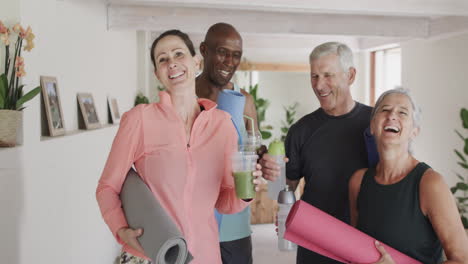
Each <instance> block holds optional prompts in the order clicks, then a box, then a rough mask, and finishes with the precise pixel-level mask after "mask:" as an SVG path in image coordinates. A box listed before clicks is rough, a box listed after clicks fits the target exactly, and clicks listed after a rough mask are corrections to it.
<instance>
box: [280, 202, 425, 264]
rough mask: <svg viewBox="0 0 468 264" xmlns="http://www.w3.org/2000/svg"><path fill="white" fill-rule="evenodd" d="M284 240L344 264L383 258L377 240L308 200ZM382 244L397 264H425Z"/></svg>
mask: <svg viewBox="0 0 468 264" xmlns="http://www.w3.org/2000/svg"><path fill="white" fill-rule="evenodd" d="M402 235H404V234H402ZM284 238H286V239H287V240H289V241H291V242H294V243H296V244H298V245H300V246H302V247H304V248H307V249H309V250H312V251H314V252H317V253H319V254H321V255H323V256H326V257H329V258H332V259H335V260H337V261H340V262H342V263H375V262H377V261H378V260H379V259H380V253H379V252H378V251H377V249H376V248H375V244H374V242H375V239H374V238H372V237H371V236H369V235H367V234H365V233H363V232H361V231H359V230H357V229H356V228H354V227H352V226H350V225H348V224H346V223H344V222H342V221H340V220H338V219H336V218H334V217H333V216H331V215H329V214H327V213H325V212H323V211H321V210H319V209H317V208H316V207H314V206H312V205H310V204H308V203H306V202H304V201H297V202H296V203H295V204H294V206H293V208H292V209H291V211H290V213H289V215H288V218H287V219H286V232H285V234H284ZM381 244H382V245H383V246H384V248H385V250H386V251H387V252H388V253H389V254H390V255H391V256H392V258H393V260H394V261H395V262H396V263H397V264H421V262H419V261H417V260H415V259H413V258H411V257H408V256H407V255H405V254H403V253H401V252H399V251H397V250H395V249H393V248H391V247H389V246H387V245H385V244H384V243H381Z"/></svg>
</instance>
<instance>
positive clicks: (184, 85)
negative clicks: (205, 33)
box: [96, 30, 261, 264]
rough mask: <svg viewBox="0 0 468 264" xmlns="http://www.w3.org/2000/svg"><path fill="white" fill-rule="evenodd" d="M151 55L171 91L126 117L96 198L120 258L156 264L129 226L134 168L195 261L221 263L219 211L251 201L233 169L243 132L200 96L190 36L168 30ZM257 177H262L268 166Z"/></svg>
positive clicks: (231, 210) (137, 232)
mask: <svg viewBox="0 0 468 264" xmlns="http://www.w3.org/2000/svg"><path fill="white" fill-rule="evenodd" d="M151 59H152V61H153V64H154V67H155V74H156V76H157V77H158V79H159V80H160V81H161V83H162V84H163V85H164V87H166V92H161V93H160V101H159V103H154V104H146V105H139V106H137V107H135V108H133V109H132V110H130V111H129V112H127V113H125V114H124V116H123V117H122V120H121V123H120V128H119V131H118V132H117V135H116V137H115V139H114V143H113V145H112V149H111V152H110V154H109V158H108V160H107V163H106V166H105V168H104V171H103V173H102V176H101V179H100V180H99V185H98V187H97V191H96V196H97V200H98V203H99V206H100V208H101V212H102V215H103V218H104V220H105V222H106V223H107V225H108V226H109V228H110V230H111V231H112V233H113V234H114V236H115V237H116V239H117V241H118V242H120V243H121V244H123V253H122V256H121V262H122V263H142V264H143V263H150V261H149V260H148V258H147V257H146V256H145V255H144V252H143V249H142V248H141V246H140V244H139V243H138V241H137V237H138V236H140V235H141V234H142V232H143V230H141V229H137V230H135V229H131V228H130V227H128V224H127V221H126V219H125V216H124V213H123V211H122V208H121V201H120V199H119V193H120V191H121V188H122V184H123V182H124V180H125V176H126V174H127V172H128V170H129V169H130V167H131V166H132V165H135V167H136V169H137V171H138V173H139V175H140V176H141V177H142V179H143V180H144V181H145V182H146V184H147V185H148V186H149V187H150V189H151V191H152V192H153V194H154V195H155V197H156V198H157V199H158V201H160V202H161V204H162V206H163V208H165V209H166V210H167V212H168V214H169V215H170V216H171V218H172V219H173V220H174V223H176V225H177V226H178V227H179V229H180V231H181V232H182V234H183V235H184V237H185V238H186V240H187V244H188V248H189V250H190V252H191V253H192V255H193V257H194V259H193V261H192V262H191V263H192V264H206V263H210V264H211V263H213V264H216V263H218V264H219V263H221V256H220V252H219V244H218V243H219V242H218V229H217V224H216V221H215V217H214V213H213V210H214V208H216V209H218V211H220V212H221V213H224V214H230V213H236V212H239V211H241V210H242V209H244V208H245V207H246V206H247V205H248V202H246V201H243V200H240V199H238V198H237V197H236V193H235V190H234V181H233V177H232V174H231V159H230V157H231V154H232V153H233V152H235V151H237V133H236V130H235V128H234V125H233V124H232V122H231V118H230V116H229V115H228V114H227V113H225V112H223V111H221V110H218V109H216V104H215V103H214V102H212V101H210V100H207V99H197V96H196V94H195V74H196V71H197V69H198V65H199V59H198V57H196V56H195V50H194V48H193V44H192V42H191V41H190V39H189V37H188V36H187V35H186V34H185V33H182V32H181V31H179V30H169V31H166V32H164V33H163V34H161V35H160V36H159V37H158V38H157V39H156V40H155V41H154V43H153V46H152V48H151ZM257 166H258V168H259V169H260V165H257ZM253 174H254V176H261V171H260V170H257V171H256V172H254V173H253ZM258 182H259V180H254V183H255V184H257V183H258ZM257 190H258V187H257ZM155 224H157V223H155Z"/></svg>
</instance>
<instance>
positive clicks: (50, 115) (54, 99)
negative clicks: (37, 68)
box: [41, 76, 65, 137]
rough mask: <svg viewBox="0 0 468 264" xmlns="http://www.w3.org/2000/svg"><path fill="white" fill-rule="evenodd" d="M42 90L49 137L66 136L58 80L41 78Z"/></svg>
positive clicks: (46, 77) (47, 77) (48, 77)
mask: <svg viewBox="0 0 468 264" xmlns="http://www.w3.org/2000/svg"><path fill="white" fill-rule="evenodd" d="M41 89H42V98H43V100H44V109H45V115H46V119H47V126H48V128H49V135H50V136H52V137H53V136H59V135H63V134H65V125H64V121H63V111H62V105H61V104H60V92H59V89H58V85H57V78H55V77H50V76H41Z"/></svg>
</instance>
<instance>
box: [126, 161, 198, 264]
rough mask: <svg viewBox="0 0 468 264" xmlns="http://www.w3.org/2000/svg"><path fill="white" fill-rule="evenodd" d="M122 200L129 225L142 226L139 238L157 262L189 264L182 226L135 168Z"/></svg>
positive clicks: (129, 173) (158, 263)
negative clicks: (179, 227) (162, 205)
mask: <svg viewBox="0 0 468 264" xmlns="http://www.w3.org/2000/svg"><path fill="white" fill-rule="evenodd" d="M120 199H121V201H122V207H123V210H124V213H125V217H126V218H127V222H128V225H129V226H130V227H131V228H133V229H137V228H143V235H141V236H140V237H138V241H139V242H140V244H141V246H142V247H143V250H144V251H145V254H146V256H147V257H149V258H151V260H152V261H153V263H154V264H186V263H189V262H190V261H191V260H192V259H193V257H192V255H191V254H190V252H189V251H188V247H187V242H186V241H185V239H184V237H183V236H182V234H181V233H180V231H179V229H178V228H177V226H176V225H175V224H174V222H173V221H172V219H171V217H170V216H169V215H168V214H167V213H166V211H165V210H164V209H163V208H162V207H161V205H160V203H159V201H158V200H157V199H156V198H155V197H154V195H153V193H152V192H151V190H150V189H149V188H148V186H147V185H146V184H145V183H144V182H143V180H142V179H141V178H140V176H139V175H138V174H137V172H136V171H135V170H133V168H132V169H130V171H129V172H128V174H127V178H126V179H125V182H124V184H123V186H122V191H121V192H120Z"/></svg>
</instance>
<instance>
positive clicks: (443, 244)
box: [349, 89, 468, 264]
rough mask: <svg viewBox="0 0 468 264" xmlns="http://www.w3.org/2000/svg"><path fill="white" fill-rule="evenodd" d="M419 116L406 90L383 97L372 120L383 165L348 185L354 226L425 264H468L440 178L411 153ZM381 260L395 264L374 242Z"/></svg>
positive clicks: (449, 197)
mask: <svg viewBox="0 0 468 264" xmlns="http://www.w3.org/2000/svg"><path fill="white" fill-rule="evenodd" d="M418 121H419V112H418V108H417V107H416V105H415V103H414V101H413V99H412V98H411V97H410V95H409V94H408V92H407V91H406V90H403V89H394V90H390V91H387V92H385V93H383V94H382V95H381V96H380V98H379V99H378V101H377V103H376V105H375V108H374V109H373V113H372V117H371V132H372V134H373V135H374V137H375V140H376V144H377V149H378V151H379V155H380V161H379V163H378V164H377V167H376V168H366V169H361V170H358V171H356V172H355V173H354V174H353V176H352V178H351V179H350V182H349V200H350V209H351V223H352V225H354V226H356V227H357V228H358V229H360V230H361V231H363V232H365V233H367V234H369V235H370V236H372V237H374V238H376V239H377V240H378V241H382V242H384V243H385V244H387V245H389V246H391V247H393V248H395V249H397V250H399V251H401V252H403V253H405V254H407V255H408V256H410V257H413V258H415V259H417V260H419V261H421V262H422V263H425V264H429V263H440V261H441V256H442V248H443V249H444V250H445V253H446V255H447V259H448V260H447V261H446V262H444V263H460V264H462V263H468V239H467V236H466V233H465V231H464V229H463V225H462V223H461V220H460V215H459V213H458V210H457V207H456V205H455V201H454V199H453V196H452V194H451V193H450V190H449V188H448V186H447V184H446V183H445V182H444V179H443V177H442V175H440V174H439V173H438V172H436V171H435V170H433V169H431V168H430V167H429V166H428V165H427V164H425V163H424V162H420V161H418V160H416V159H415V158H414V157H413V155H412V154H411V151H410V145H411V141H412V140H413V139H414V138H415V137H416V136H417V135H418V133H419V125H418ZM376 247H377V249H378V250H379V252H380V253H381V255H382V257H381V259H380V260H379V261H378V262H377V263H395V262H394V261H393V259H392V258H391V256H390V255H389V254H387V253H386V252H385V249H384V248H383V247H382V246H381V245H380V244H379V242H377V241H376Z"/></svg>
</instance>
